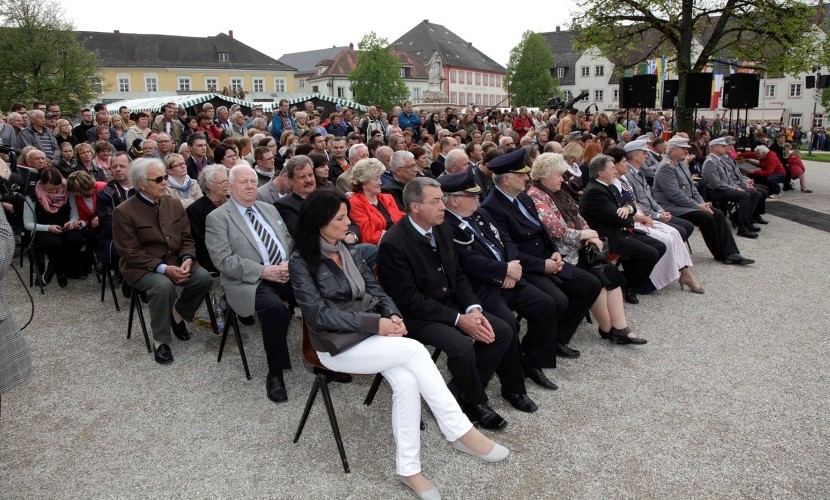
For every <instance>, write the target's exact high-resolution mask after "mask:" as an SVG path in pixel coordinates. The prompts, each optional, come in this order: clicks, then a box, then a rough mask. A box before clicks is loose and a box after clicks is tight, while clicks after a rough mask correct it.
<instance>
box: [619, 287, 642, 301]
mask: <svg viewBox="0 0 830 500" xmlns="http://www.w3.org/2000/svg"><path fill="white" fill-rule="evenodd" d="M623 298H624V299H625V301H626V302H628V303H629V304H639V303H640V299H638V298H637V292H636V291H635V290H634V289H632V288H626V289H625V295H624V296H623Z"/></svg>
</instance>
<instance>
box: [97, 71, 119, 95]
mask: <svg viewBox="0 0 830 500" xmlns="http://www.w3.org/2000/svg"><path fill="white" fill-rule="evenodd" d="M90 80H91V85H92V92H94V93H95V94H97V95H100V94H103V93H104V79H103V78H101V77H100V76H93V77H92V78H91V79H90ZM121 92H124V91H123V90H122V91H121Z"/></svg>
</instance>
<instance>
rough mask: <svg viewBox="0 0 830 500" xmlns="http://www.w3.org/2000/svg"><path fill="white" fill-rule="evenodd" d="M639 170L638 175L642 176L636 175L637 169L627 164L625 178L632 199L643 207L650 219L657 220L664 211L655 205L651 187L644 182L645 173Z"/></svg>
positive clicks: (657, 204)
mask: <svg viewBox="0 0 830 500" xmlns="http://www.w3.org/2000/svg"><path fill="white" fill-rule="evenodd" d="M640 170H641V172H640V173H641V174H643V175H642V176H640V175H637V169H635V168H634V167H632V166H631V165H630V164H629V165H628V175H626V176H625V178H626V179H628V183H629V184H631V187H632V188H633V189H634V197H635V198H636V199H637V203H639V204H640V205H641V206H642V207H643V210H644V211H646V212H648V215H650V216H651V218H652V219H657V218H659V217H660V212H661V211H664V210H663V207H661V206H660V204H659V203H657V200H655V199H654V195H652V193H651V187H650V186H649V185H648V181H647V180H646V179H648V176H646V174H645V172H642V169H640Z"/></svg>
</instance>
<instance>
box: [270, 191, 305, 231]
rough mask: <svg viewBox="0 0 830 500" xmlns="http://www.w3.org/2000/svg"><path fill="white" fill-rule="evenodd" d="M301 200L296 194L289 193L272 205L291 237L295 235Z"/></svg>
mask: <svg viewBox="0 0 830 500" xmlns="http://www.w3.org/2000/svg"><path fill="white" fill-rule="evenodd" d="M303 200H304V198H300V197H299V196H298V195H297V194H296V193H291V194H289V195H288V196H283V197H282V198H280V199H279V200H277V201H276V202H275V203H274V206H275V207H277V211H279V213H280V217H282V221H283V222H285V227H287V228H288V232H289V233H290V234H291V236H294V234H296V231H297V222H298V221H299V220H300V205H302V204H303Z"/></svg>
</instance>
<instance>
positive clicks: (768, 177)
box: [743, 146, 787, 200]
mask: <svg viewBox="0 0 830 500" xmlns="http://www.w3.org/2000/svg"><path fill="white" fill-rule="evenodd" d="M743 157H744V158H747V159H755V158H757V159H758V163H759V166H760V168H756V169H754V170H750V171H749V172H747V175H748V176H749V177H750V178H751V179H752V180H754V181H755V182H758V183H762V184H766V185H767V187H768V188H769V193H770V195H769V197H770V199H773V200H774V199H778V198H780V197H781V185H780V184H781V183H782V182H784V178H785V177H786V174H787V171H786V170H784V165H782V164H781V160H779V159H778V156H777V155H775V154H770V151H769V148H768V147H766V146H757V147H756V148H755V154H752V153H743Z"/></svg>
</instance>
